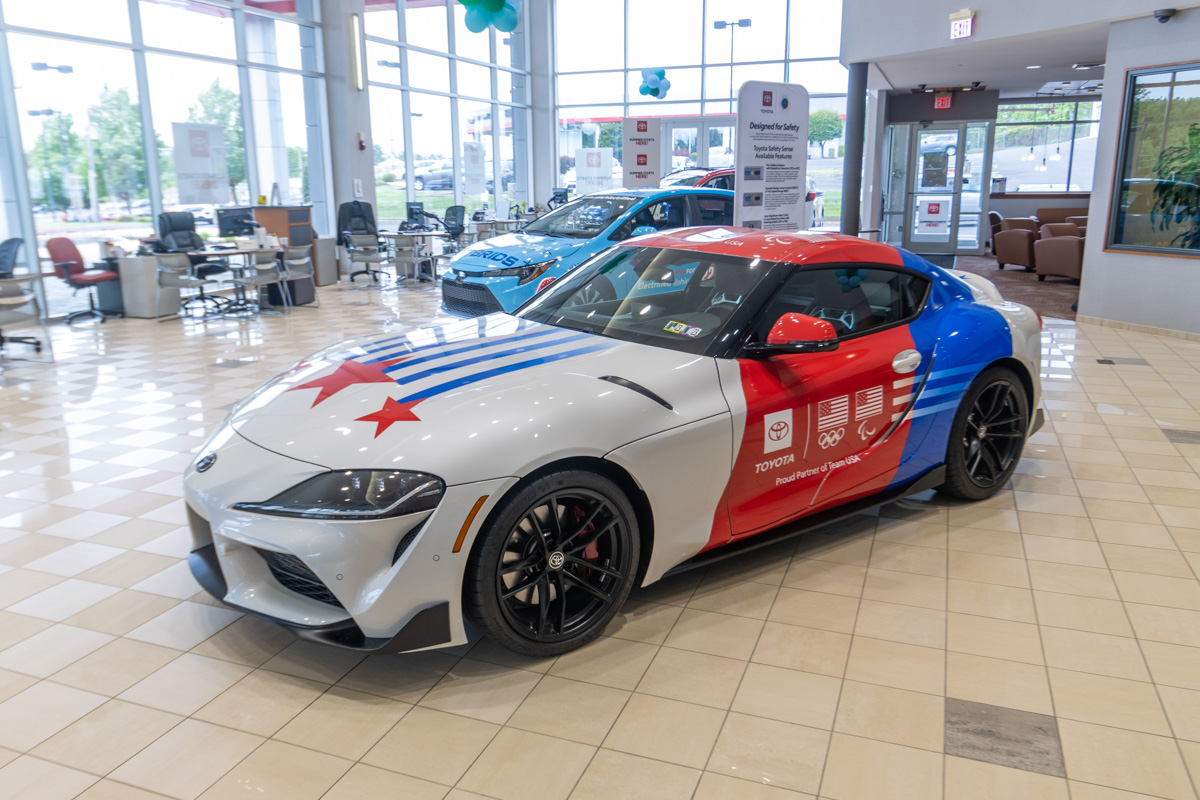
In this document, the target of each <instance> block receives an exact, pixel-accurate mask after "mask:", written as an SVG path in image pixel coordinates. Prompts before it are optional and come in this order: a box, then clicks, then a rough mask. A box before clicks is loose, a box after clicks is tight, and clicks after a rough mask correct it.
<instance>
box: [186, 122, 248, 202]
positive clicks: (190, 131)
mask: <svg viewBox="0 0 1200 800" xmlns="http://www.w3.org/2000/svg"><path fill="white" fill-rule="evenodd" d="M171 134H172V135H173V136H174V137H175V178H176V180H177V181H178V183H179V202H180V203H182V204H197V205H214V206H219V205H228V204H229V203H231V202H232V201H233V197H232V195H231V194H230V190H229V170H228V169H227V168H226V165H225V128H224V127H223V126H221V125H203V124H201V123H199V122H172V123H171Z"/></svg>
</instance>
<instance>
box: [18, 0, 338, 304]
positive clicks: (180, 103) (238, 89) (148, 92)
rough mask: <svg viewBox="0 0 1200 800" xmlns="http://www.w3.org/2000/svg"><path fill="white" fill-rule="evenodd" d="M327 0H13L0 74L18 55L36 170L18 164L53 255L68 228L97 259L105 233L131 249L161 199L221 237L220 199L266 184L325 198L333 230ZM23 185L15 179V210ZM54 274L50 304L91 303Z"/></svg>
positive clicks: (302, 197) (276, 195)
mask: <svg viewBox="0 0 1200 800" xmlns="http://www.w3.org/2000/svg"><path fill="white" fill-rule="evenodd" d="M314 6H315V0H295V1H294V2H288V3H280V2H276V1H275V0H270V1H269V2H268V1H267V0H170V1H169V2H168V1H167V0H138V2H136V3H130V2H128V0H56V2H54V3H52V4H48V3H34V2H28V0H0V10H2V11H3V18H2V21H0V38H2V39H3V40H4V44H6V45H7V53H8V64H5V65H3V67H4V68H3V69H0V74H2V73H6V72H7V71H8V68H9V67H11V74H12V78H13V88H14V96H15V99H16V106H17V108H16V112H17V113H16V115H15V116H16V120H15V126H10V128H9V130H12V129H13V128H14V127H15V130H16V131H17V132H18V133H19V140H20V141H19V144H18V143H16V142H14V143H13V144H12V145H10V147H11V146H16V147H19V148H20V152H18V153H16V155H17V156H19V155H20V154H21V153H23V154H24V166H25V174H24V175H19V174H18V175H16V177H17V178H18V179H21V178H24V181H25V184H26V185H27V187H28V190H29V197H30V204H31V206H32V207H31V208H30V209H29V211H28V213H29V215H30V218H31V220H32V223H33V229H34V232H35V236H36V245H37V249H38V251H39V255H40V256H41V257H42V258H43V259H44V258H45V257H46V253H45V243H46V241H47V240H48V239H50V238H53V237H57V236H62V237H66V238H69V239H71V240H72V241H73V242H74V243H75V245H76V246H77V247H78V248H79V251H80V254H81V255H82V257H83V259H84V261H85V262H88V263H89V264H90V263H94V262H96V261H98V260H99V259H100V257H101V255H102V245H104V244H105V243H110V242H111V243H113V244H115V245H117V246H120V247H123V248H124V249H125V250H127V251H132V250H134V249H135V248H136V247H137V246H138V244H139V240H141V239H146V238H149V237H152V236H153V235H154V234H155V220H156V219H157V215H158V214H159V213H160V212H162V211H190V212H191V213H192V215H193V218H194V220H195V222H196V227H197V230H198V231H199V232H200V234H201V235H202V236H216V235H217V228H216V225H215V217H216V214H215V211H216V209H217V208H219V207H221V206H228V205H247V204H252V203H255V202H257V200H258V198H259V197H260V196H261V197H263V198H264V199H265V200H266V201H267V202H270V203H276V202H278V203H282V204H312V206H313V224H314V227H315V228H316V229H317V232H318V233H320V234H327V233H329V228H330V227H331V223H332V212H331V210H330V209H329V202H328V198H329V191H328V187H327V186H326V183H327V179H326V171H325V163H326V160H327V155H326V154H327V150H328V143H327V141H326V140H327V135H326V128H327V126H326V125H325V123H324V120H323V113H324V111H323V108H324V103H323V99H324V92H325V89H324V80H323V77H322V72H323V66H322V64H321V53H320V49H321V48H320V27H319V26H318V25H317V24H316V23H314V22H313V21H312V20H313V19H314V18H315V13H314ZM131 14H132V15H134V16H133V17H132V18H131ZM13 26H20V27H21V28H29V29H33V32H30V31H27V30H22V31H14V30H12V29H11V28H12V27H13ZM135 32H137V36H136V37H135V35H134V34H135ZM78 36H85V37H88V39H89V40H96V39H100V40H107V42H108V43H107V44H98V43H96V42H95V41H82V40H80V39H78V38H76V37H78ZM3 49H4V48H0V52H3ZM10 194H11V192H10V191H9V187H6V191H5V198H4V199H5V201H6V202H5V206H6V208H8V207H9V206H11V205H12V203H11V201H10ZM9 210H11V209H9ZM25 213H26V212H25V210H24V209H19V210H18V211H17V214H16V219H15V220H14V219H13V217H14V215H13V214H11V213H9V214H6V215H5V217H6V221H5V227H6V228H7V230H8V231H11V232H13V233H14V235H16V231H18V230H19V229H20V228H21V227H22V225H21V222H20V218H21V216H22V215H24V214H25ZM27 246H28V245H27ZM24 255H25V259H26V261H27V262H29V263H32V261H33V258H32V256H31V255H30V254H29V253H25V254H24ZM45 286H46V295H47V298H46V299H47V307H48V313H49V314H50V315H51V316H60V315H63V314H65V313H68V312H70V311H73V310H77V309H78V308H82V307H86V304H87V297H86V295H84V294H79V295H74V294H73V293H72V292H71V290H70V289H69V287H67V286H66V284H65V283H63V282H62V281H60V280H58V279H56V278H48V279H47V280H46V282H45Z"/></svg>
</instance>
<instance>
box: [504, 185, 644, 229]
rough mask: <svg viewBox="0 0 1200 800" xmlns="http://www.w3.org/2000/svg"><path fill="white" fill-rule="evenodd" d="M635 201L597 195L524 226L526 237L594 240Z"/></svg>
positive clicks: (633, 199)
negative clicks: (529, 234)
mask: <svg viewBox="0 0 1200 800" xmlns="http://www.w3.org/2000/svg"><path fill="white" fill-rule="evenodd" d="M637 201H638V198H636V197H617V196H614V195H596V196H592V197H581V198H579V199H578V200H575V201H572V202H570V203H567V204H566V205H565V206H563V207H562V208H556V209H555V210H554V211H551V212H550V213H549V214H547V215H546V216H544V217H542V218H541V219H538V220H535V221H534V222H531V223H529V224H528V225H526V226H525V228H524V230H523V233H532V234H535V235H537V236H563V237H568V238H571V239H591V238H593V237H595V236H597V235H598V234H599V233H600V232H601V231H603V230H604V229H605V228H607V227H608V226H609V225H611V224H612V223H613V221H615V220H616V219H617V218H618V217H620V216H621V215H622V214H624V213H625V211H626V210H628V209H629V207H630V206H632V205H633V204H634V203H636V202H637Z"/></svg>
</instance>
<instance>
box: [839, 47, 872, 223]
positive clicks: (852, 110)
mask: <svg viewBox="0 0 1200 800" xmlns="http://www.w3.org/2000/svg"><path fill="white" fill-rule="evenodd" d="M866 132H867V63H866V62H865V61H856V62H855V63H853V64H851V65H850V86H849V90H848V91H847V93H846V160H845V162H844V164H843V168H842V228H841V230H842V233H845V234H848V235H850V236H857V235H858V230H859V209H858V204H859V197H860V196H861V194H862V173H863V141H864V139H865V138H866Z"/></svg>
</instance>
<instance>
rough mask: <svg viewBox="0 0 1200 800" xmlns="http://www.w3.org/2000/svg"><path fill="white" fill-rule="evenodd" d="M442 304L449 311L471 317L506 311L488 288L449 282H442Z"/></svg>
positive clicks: (473, 284) (474, 284) (475, 284)
mask: <svg viewBox="0 0 1200 800" xmlns="http://www.w3.org/2000/svg"><path fill="white" fill-rule="evenodd" d="M442 304H443V305H445V306H446V310H447V311H450V312H452V313H455V314H462V315H463V316H470V317H482V316H483V315H484V314H494V313H495V312H497V311H503V310H504V308H503V307H502V306H501V305H500V301H499V300H497V299H496V296H495V295H494V294H492V293H491V291H489V290H488V288H487V287H486V286H480V285H479V284H477V283H458V282H457V281H449V280H443V281H442Z"/></svg>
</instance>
